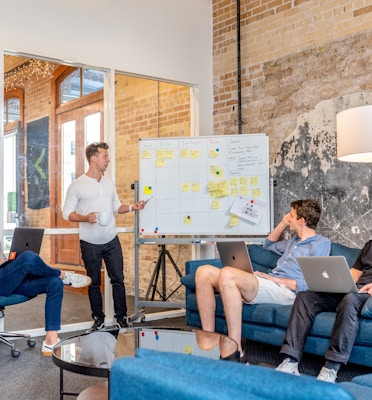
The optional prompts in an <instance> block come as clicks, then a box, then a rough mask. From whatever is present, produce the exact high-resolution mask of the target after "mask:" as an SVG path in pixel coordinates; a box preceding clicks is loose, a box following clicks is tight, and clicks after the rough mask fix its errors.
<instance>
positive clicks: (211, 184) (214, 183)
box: [208, 181, 218, 192]
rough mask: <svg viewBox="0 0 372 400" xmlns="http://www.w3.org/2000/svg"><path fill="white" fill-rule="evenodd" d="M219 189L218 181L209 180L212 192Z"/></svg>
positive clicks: (209, 188)
mask: <svg viewBox="0 0 372 400" xmlns="http://www.w3.org/2000/svg"><path fill="white" fill-rule="evenodd" d="M217 189H218V183H217V182H215V181H209V182H208V190H209V191H210V192H212V191H214V190H217Z"/></svg>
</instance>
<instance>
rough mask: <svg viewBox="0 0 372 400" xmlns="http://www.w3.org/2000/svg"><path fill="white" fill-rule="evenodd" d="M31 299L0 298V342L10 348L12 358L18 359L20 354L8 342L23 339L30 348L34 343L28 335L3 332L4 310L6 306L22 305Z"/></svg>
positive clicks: (17, 296) (12, 343)
mask: <svg viewBox="0 0 372 400" xmlns="http://www.w3.org/2000/svg"><path fill="white" fill-rule="evenodd" d="M32 298H33V297H27V296H22V295H20V294H11V295H10V296H0V342H2V343H4V344H6V345H8V346H10V348H11V350H10V351H11V354H12V356H13V357H19V355H20V354H21V352H20V351H19V350H18V349H16V347H15V344H14V342H13V341H10V340H8V338H9V339H11V338H25V339H27V344H28V345H29V346H30V347H34V346H35V341H34V340H32V339H31V336H30V335H27V334H21V333H13V332H4V319H5V318H4V317H5V313H4V309H5V307H7V306H11V305H14V304H19V303H23V302H25V301H28V300H31V299H32Z"/></svg>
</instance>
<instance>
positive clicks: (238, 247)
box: [217, 241, 253, 273]
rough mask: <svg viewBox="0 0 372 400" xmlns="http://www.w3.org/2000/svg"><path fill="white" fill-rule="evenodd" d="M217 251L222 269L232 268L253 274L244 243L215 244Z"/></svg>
mask: <svg viewBox="0 0 372 400" xmlns="http://www.w3.org/2000/svg"><path fill="white" fill-rule="evenodd" d="M217 249H218V252H219V253H220V258H221V262H222V265H223V266H224V267H234V268H238V269H241V270H243V271H246V272H250V273H253V268H252V262H251V258H250V257H249V253H248V248H247V245H246V244H245V242H244V241H238V242H217Z"/></svg>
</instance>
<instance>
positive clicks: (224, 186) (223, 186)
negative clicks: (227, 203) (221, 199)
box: [218, 181, 228, 191]
mask: <svg viewBox="0 0 372 400" xmlns="http://www.w3.org/2000/svg"><path fill="white" fill-rule="evenodd" d="M227 188H228V184H227V181H222V182H219V183H218V190H220V191H226V190H227Z"/></svg>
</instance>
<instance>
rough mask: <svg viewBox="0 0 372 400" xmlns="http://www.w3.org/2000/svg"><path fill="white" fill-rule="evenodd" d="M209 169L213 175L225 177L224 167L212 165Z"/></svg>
mask: <svg viewBox="0 0 372 400" xmlns="http://www.w3.org/2000/svg"><path fill="white" fill-rule="evenodd" d="M209 171H210V173H211V175H214V176H216V177H218V178H223V176H224V171H223V169H222V168H220V167H219V166H217V165H211V166H210V168H209Z"/></svg>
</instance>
